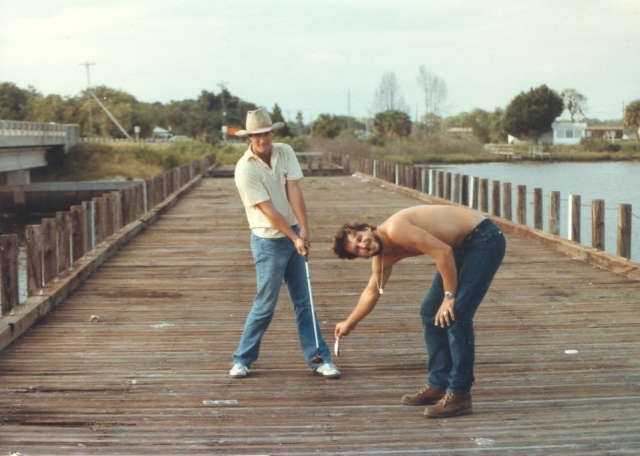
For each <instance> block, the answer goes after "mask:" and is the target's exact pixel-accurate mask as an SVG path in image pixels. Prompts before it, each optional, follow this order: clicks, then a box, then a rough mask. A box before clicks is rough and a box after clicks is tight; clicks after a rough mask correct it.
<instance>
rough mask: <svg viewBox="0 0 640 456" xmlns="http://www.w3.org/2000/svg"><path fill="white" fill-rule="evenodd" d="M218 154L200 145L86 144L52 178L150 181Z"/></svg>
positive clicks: (65, 159)
mask: <svg viewBox="0 0 640 456" xmlns="http://www.w3.org/2000/svg"><path fill="white" fill-rule="evenodd" d="M214 153H215V148H214V147H213V146H212V145H210V144H207V143H203V142H199V141H185V142H175V143H162V144H134V143H112V144H110V143H105V144H100V143H84V144H80V145H78V146H75V147H73V148H72V149H71V150H70V151H69V153H68V154H66V155H64V157H63V158H62V163H61V165H60V166H59V167H56V169H55V171H54V172H53V173H52V174H53V176H51V177H52V178H53V179H54V180H58V181H75V182H78V181H89V180H101V179H148V178H151V177H154V176H157V175H158V174H161V173H162V172H164V171H166V170H169V169H171V168H175V167H176V166H180V165H183V164H185V163H189V162H191V161H193V160H197V159H199V158H201V157H203V156H206V155H211V154H214Z"/></svg>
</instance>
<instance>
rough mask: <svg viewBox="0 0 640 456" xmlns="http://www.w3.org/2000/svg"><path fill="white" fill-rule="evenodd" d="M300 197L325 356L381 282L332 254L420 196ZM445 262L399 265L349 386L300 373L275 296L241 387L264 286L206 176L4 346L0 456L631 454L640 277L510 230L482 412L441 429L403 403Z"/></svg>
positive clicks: (358, 191)
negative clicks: (363, 297) (245, 340)
mask: <svg viewBox="0 0 640 456" xmlns="http://www.w3.org/2000/svg"><path fill="white" fill-rule="evenodd" d="M303 189H304V191H305V195H306V200H307V206H308V210H309V214H310V221H311V227H312V233H313V238H314V242H313V244H312V252H311V257H310V268H311V280H312V283H313V292H314V304H315V307H316V311H317V313H318V317H319V321H320V323H321V327H322V329H323V333H324V336H325V338H326V340H327V341H328V342H329V344H330V345H332V343H333V335H332V334H333V328H334V326H335V324H336V323H337V322H339V321H341V320H342V319H344V318H345V317H346V316H347V315H348V314H349V312H350V311H351V310H352V309H353V307H354V306H355V303H356V300H357V298H358V296H359V294H360V292H361V291H362V288H363V287H364V285H365V284H366V281H367V279H368V277H369V274H370V264H369V262H368V261H367V260H354V261H345V260H338V259H336V258H335V257H333V254H332V253H331V252H330V244H331V236H332V234H333V232H334V231H335V230H336V229H337V228H338V227H339V226H340V225H341V224H342V223H344V222H346V221H356V220H360V221H366V222H370V223H373V224H376V223H380V222H382V221H383V220H384V219H385V218H386V217H387V216H388V215H390V214H391V213H393V212H395V211H397V210H399V209H401V208H404V207H407V206H411V205H415V204H424V202H423V201H419V200H416V199H415V198H412V197H411V196H408V195H406V194H403V193H401V192H398V191H394V190H395V189H394V186H392V185H387V184H384V185H380V182H379V181H377V180H374V179H366V178H364V179H363V178H355V177H345V176H341V177H307V178H306V179H304V180H303ZM434 271H435V265H434V263H433V261H431V260H430V259H428V258H426V257H419V258H413V259H408V260H405V261H404V262H401V263H399V264H397V265H396V266H394V274H393V276H392V278H391V280H390V282H389V283H388V285H387V287H386V288H385V294H384V296H383V297H382V298H381V300H380V302H379V303H378V306H377V308H376V309H375V310H374V311H373V313H372V314H371V315H370V316H369V317H368V318H367V319H365V320H364V321H363V322H362V323H361V324H360V325H359V326H358V328H356V330H354V331H353V332H352V333H351V334H350V335H349V336H348V337H347V338H346V339H344V341H343V342H342V344H341V356H340V357H339V358H337V359H335V358H334V362H335V363H336V364H337V365H338V367H339V368H340V370H341V372H342V378H341V379H339V380H325V379H323V378H321V377H319V376H314V375H313V374H311V373H310V372H309V371H308V370H307V369H306V366H305V364H304V362H303V360H302V358H301V354H300V348H299V345H298V339H297V334H296V329H295V324H294V320H293V315H292V311H291V305H290V303H289V302H288V299H287V296H286V292H285V291H284V290H283V292H282V294H281V299H280V302H279V305H278V309H277V312H276V315H275V318H274V320H273V322H272V324H271V327H270V328H269V330H268V331H267V334H266V336H265V338H264V340H263V345H262V351H261V356H260V359H259V360H258V362H256V363H255V365H254V366H253V369H252V371H251V374H250V376H249V377H248V378H246V379H241V380H238V379H231V378H230V377H229V376H228V371H229V368H230V367H231V355H232V353H233V351H234V350H235V348H236V346H237V343H238V339H239V337H240V333H241V331H242V325H243V323H244V319H245V317H246V315H247V313H248V310H249V307H250V305H251V301H252V298H253V294H254V290H255V283H254V269H253V265H252V259H251V253H250V250H249V231H248V229H247V223H246V219H245V214H244V210H243V208H242V206H241V203H240V199H239V197H238V195H237V192H236V189H235V187H234V184H233V180H232V179H222V178H208V179H203V180H202V181H201V182H200V183H199V184H198V185H197V186H195V188H194V189H193V190H191V191H190V192H189V193H187V194H186V195H184V196H183V197H182V198H181V199H180V200H179V201H178V202H177V203H176V204H175V205H174V206H173V207H171V208H170V209H169V210H168V211H167V212H165V213H164V214H163V215H161V216H160V217H159V220H158V221H157V222H156V223H155V224H153V225H151V226H149V227H148V228H147V229H146V230H145V231H144V232H142V233H141V234H139V235H138V236H136V237H135V238H133V239H132V240H130V241H129V242H128V244H127V245H126V246H125V247H124V248H123V249H121V250H120V251H119V252H118V253H117V254H116V255H115V256H113V257H112V258H111V259H110V260H108V261H107V262H106V263H104V264H103V265H102V266H101V267H100V268H99V269H98V270H97V271H95V272H93V274H92V275H91V276H90V277H89V278H88V280H86V281H85V282H84V283H83V284H82V285H81V286H80V287H79V288H77V289H76V291H75V292H74V293H73V294H72V295H70V296H69V297H67V298H66V299H65V300H64V302H62V303H61V304H60V305H58V307H57V308H56V309H55V310H53V311H52V312H51V313H50V314H48V315H47V316H45V317H44V318H42V319H41V320H40V321H39V322H38V323H37V324H36V325H35V326H34V327H33V328H32V329H30V330H29V331H27V332H26V333H25V334H24V335H23V336H22V337H20V338H19V339H18V340H17V341H15V342H14V343H12V344H11V345H9V346H8V347H7V348H5V349H4V350H3V351H2V352H0V384H1V385H2V388H1V389H0V410H1V411H2V415H1V416H0V454H3V455H4V454H11V453H20V454H21V455H44V454H47V455H86V454H98V455H107V454H109V455H110V454H119V455H148V454H157V455H160V454H181V455H187V454H189V455H191V454H203V455H204V454H207V455H209V454H291V455H301V454H347V455H349V454H360V455H361V454H398V455H400V454H402V455H404V454H420V455H422V454H438V455H440V454H461V455H465V454H486V455H501V454H509V455H531V454H545V455H547V454H553V455H569V454H575V455H603V454H639V453H640V437H639V436H638V429H640V407H638V401H639V400H640V362H638V353H639V352H640V336H639V335H638V327H639V325H640V282H638V281H637V280H633V279H630V278H627V277H624V276H621V275H618V274H615V273H612V272H608V271H606V270H603V269H599V268H596V267H594V266H591V265H588V264H586V263H584V262H582V261H579V260H576V259H573V258H571V257H569V256H566V255H564V254H562V253H559V252H557V251H556V250H553V249H551V248H550V247H546V246H544V245H542V244H540V243H536V242H534V241H533V240H531V239H528V238H525V237H522V236H515V235H513V234H510V233H507V254H506V257H505V261H504V263H503V266H502V268H501V269H500V271H499V272H498V275H497V277H496V279H495V281H494V284H493V286H492V288H491V289H490V291H489V293H488V295H487V297H486V299H485V301H484V303H483V304H482V305H481V307H480V309H479V311H478V313H477V316H476V319H475V325H476V343H477V360H476V383H475V386H474V388H473V390H472V394H473V400H474V411H475V413H474V414H472V415H468V416H464V417H458V418H452V419H446V420H433V419H427V418H425V417H423V415H422V407H408V406H403V405H401V404H400V397H401V396H402V395H403V394H406V393H409V392H415V391H417V390H418V389H419V388H420V387H421V386H422V385H423V384H424V382H425V379H426V370H425V360H426V352H425V347H424V342H423V339H422V328H421V323H420V319H419V315H418V309H419V303H420V301H421V299H422V297H423V296H424V293H425V292H426V288H427V286H428V284H429V281H430V279H431V277H432V275H433V273H434ZM92 315H95V316H97V317H98V318H99V321H96V322H92V321H90V317H91V316H92Z"/></svg>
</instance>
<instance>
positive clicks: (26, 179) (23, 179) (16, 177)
mask: <svg viewBox="0 0 640 456" xmlns="http://www.w3.org/2000/svg"><path fill="white" fill-rule="evenodd" d="M29 184H31V173H30V172H29V170H28V169H19V170H16V171H7V185H29Z"/></svg>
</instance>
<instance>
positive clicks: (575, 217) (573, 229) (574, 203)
mask: <svg viewBox="0 0 640 456" xmlns="http://www.w3.org/2000/svg"><path fill="white" fill-rule="evenodd" d="M568 234H569V240H570V241H574V242H577V243H578V244H579V243H580V195H569V233H568Z"/></svg>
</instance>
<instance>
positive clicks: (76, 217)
mask: <svg viewBox="0 0 640 456" xmlns="http://www.w3.org/2000/svg"><path fill="white" fill-rule="evenodd" d="M86 216H87V214H86V206H85V205H82V206H71V262H72V263H73V262H75V261H76V260H78V259H79V258H81V257H82V256H83V255H84V254H85V253H86V252H87V219H86Z"/></svg>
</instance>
